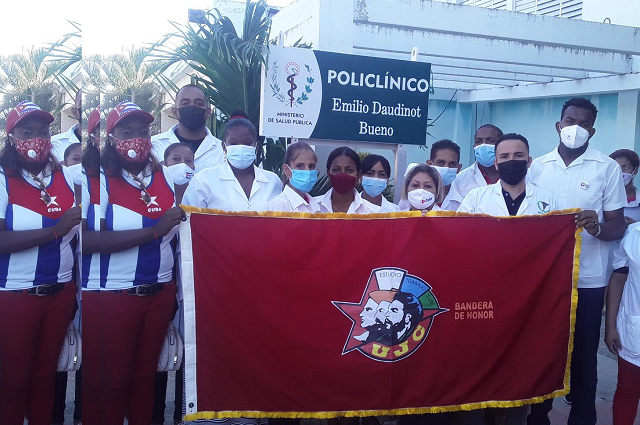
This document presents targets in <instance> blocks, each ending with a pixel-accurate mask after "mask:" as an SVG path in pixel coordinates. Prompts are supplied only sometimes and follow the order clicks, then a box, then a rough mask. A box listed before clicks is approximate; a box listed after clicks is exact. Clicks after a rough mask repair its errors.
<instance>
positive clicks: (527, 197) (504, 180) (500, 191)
mask: <svg viewBox="0 0 640 425" xmlns="http://www.w3.org/2000/svg"><path fill="white" fill-rule="evenodd" d="M495 153H496V158H495V161H494V167H495V168H496V170H497V171H498V175H499V177H500V180H498V182H497V183H494V184H492V185H489V186H483V187H479V188H476V189H473V190H471V192H469V193H468V194H467V196H466V197H465V198H464V200H463V201H462V204H461V205H460V208H458V212H466V213H473V214H488V215H493V216H499V217H506V216H516V215H538V214H546V213H548V212H551V211H553V210H555V209H557V204H556V200H555V199H554V198H553V196H552V195H551V194H550V193H549V192H547V191H546V190H543V189H540V188H538V187H535V186H534V185H532V184H531V183H527V178H526V176H527V170H528V168H529V166H530V165H531V157H530V156H529V142H528V141H527V139H526V138H525V137H524V136H522V135H520V134H515V133H509V134H505V135H504V136H502V137H500V138H499V139H498V140H497V141H496V144H495ZM527 409H528V408H527V406H524V407H514V408H510V409H488V411H487V416H489V417H491V418H492V420H491V422H492V423H494V424H499V425H503V424H504V425H507V424H517V423H524V421H525V418H526V415H527Z"/></svg>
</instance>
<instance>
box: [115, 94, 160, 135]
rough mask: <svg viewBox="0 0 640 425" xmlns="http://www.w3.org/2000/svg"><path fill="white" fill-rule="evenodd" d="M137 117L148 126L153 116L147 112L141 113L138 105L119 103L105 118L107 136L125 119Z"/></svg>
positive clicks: (127, 102)
mask: <svg viewBox="0 0 640 425" xmlns="http://www.w3.org/2000/svg"><path fill="white" fill-rule="evenodd" d="M133 116H137V117H140V118H142V120H143V121H146V122H147V123H148V124H151V123H152V122H153V120H154V118H153V115H151V114H150V113H148V112H147V111H143V110H142V109H141V108H140V107H139V106H138V105H136V104H135V103H133V102H129V101H126V102H120V103H118V105H117V106H116V107H115V108H113V109H112V110H111V112H109V115H108V116H107V134H111V130H113V128H114V127H115V126H117V125H118V123H119V122H120V121H122V120H123V119H125V118H128V117H133Z"/></svg>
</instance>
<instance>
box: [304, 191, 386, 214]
mask: <svg viewBox="0 0 640 425" xmlns="http://www.w3.org/2000/svg"><path fill="white" fill-rule="evenodd" d="M332 193H333V188H331V189H329V191H328V192H327V193H325V194H324V195H322V196H316V201H317V202H318V205H319V206H320V212H322V213H332V212H333V205H331V194H332ZM353 194H354V198H353V202H352V203H351V205H349V209H348V210H347V214H373V213H377V212H379V211H378V210H379V209H380V207H378V206H377V205H373V204H372V203H371V202H369V201H367V200H365V199H362V196H360V194H359V193H358V191H357V190H355V189H353Z"/></svg>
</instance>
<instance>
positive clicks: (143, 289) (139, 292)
mask: <svg viewBox="0 0 640 425" xmlns="http://www.w3.org/2000/svg"><path fill="white" fill-rule="evenodd" d="M135 295H136V296H138V297H146V296H147V295H151V287H150V286H149V285H141V286H136V293H135Z"/></svg>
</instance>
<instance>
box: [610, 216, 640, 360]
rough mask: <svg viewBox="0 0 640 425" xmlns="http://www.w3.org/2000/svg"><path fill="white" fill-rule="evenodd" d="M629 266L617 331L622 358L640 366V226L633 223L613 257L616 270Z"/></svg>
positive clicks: (617, 321)
mask: <svg viewBox="0 0 640 425" xmlns="http://www.w3.org/2000/svg"><path fill="white" fill-rule="evenodd" d="M621 267H629V275H628V276H627V282H626V283H625V284H624V289H623V291H622V300H621V301H620V309H619V310H618V318H617V320H616V329H617V330H618V334H619V335H620V343H621V344H622V349H621V350H620V351H619V352H618V354H619V355H620V357H622V358H623V359H625V360H626V361H628V362H629V363H633V364H634V365H636V366H640V223H636V224H632V225H631V226H629V228H628V229H627V232H626V234H625V236H624V238H622V241H621V242H620V244H619V245H618V247H617V249H616V250H615V252H614V256H613V268H614V269H619V268H621Z"/></svg>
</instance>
